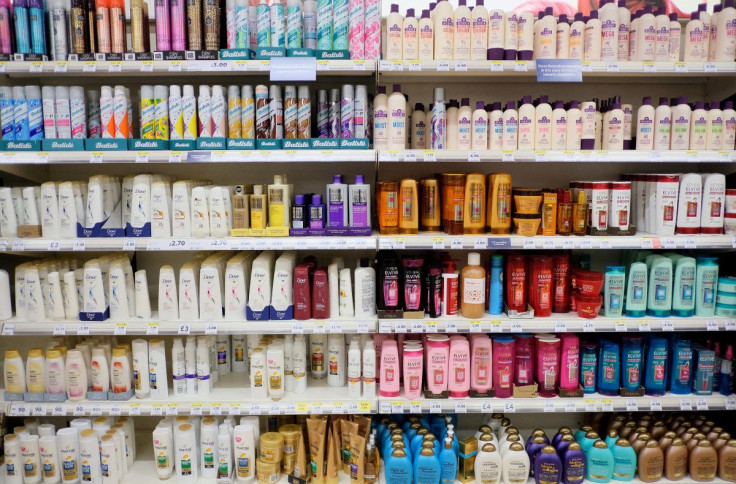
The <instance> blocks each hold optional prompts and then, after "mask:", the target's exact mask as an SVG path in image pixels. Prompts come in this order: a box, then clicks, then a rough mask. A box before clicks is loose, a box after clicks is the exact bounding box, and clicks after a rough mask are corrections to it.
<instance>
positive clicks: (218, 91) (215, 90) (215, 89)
mask: <svg viewBox="0 0 736 484" xmlns="http://www.w3.org/2000/svg"><path fill="white" fill-rule="evenodd" d="M215 96H217V97H225V94H224V93H223V91H222V86H220V85H217V84H215V85H214V86H212V97H215Z"/></svg>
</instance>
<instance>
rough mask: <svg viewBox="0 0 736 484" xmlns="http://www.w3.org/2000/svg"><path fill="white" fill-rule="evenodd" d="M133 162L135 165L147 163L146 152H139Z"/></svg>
mask: <svg viewBox="0 0 736 484" xmlns="http://www.w3.org/2000/svg"><path fill="white" fill-rule="evenodd" d="M135 162H136V163H148V152H147V151H139V152H137V153H136V154H135Z"/></svg>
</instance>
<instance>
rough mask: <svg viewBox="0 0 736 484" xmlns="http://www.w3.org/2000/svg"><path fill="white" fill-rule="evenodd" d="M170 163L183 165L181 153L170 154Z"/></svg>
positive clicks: (173, 152)
mask: <svg viewBox="0 0 736 484" xmlns="http://www.w3.org/2000/svg"><path fill="white" fill-rule="evenodd" d="M169 163H181V151H172V152H171V153H169Z"/></svg>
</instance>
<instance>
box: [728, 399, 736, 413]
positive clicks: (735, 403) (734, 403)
mask: <svg viewBox="0 0 736 484" xmlns="http://www.w3.org/2000/svg"><path fill="white" fill-rule="evenodd" d="M726 410H736V398H734V397H730V398H727V399H726Z"/></svg>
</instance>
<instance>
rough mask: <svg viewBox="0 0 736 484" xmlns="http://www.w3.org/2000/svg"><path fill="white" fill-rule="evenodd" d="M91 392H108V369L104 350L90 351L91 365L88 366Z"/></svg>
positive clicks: (95, 349)
mask: <svg viewBox="0 0 736 484" xmlns="http://www.w3.org/2000/svg"><path fill="white" fill-rule="evenodd" d="M90 374H91V377H92V388H91V390H92V391H93V392H108V391H109V390H110V368H109V366H108V364H107V356H106V355H105V349H104V348H94V349H92V365H91V366H90Z"/></svg>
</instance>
